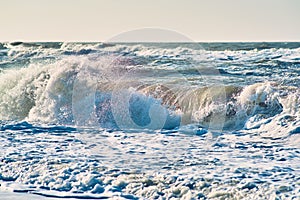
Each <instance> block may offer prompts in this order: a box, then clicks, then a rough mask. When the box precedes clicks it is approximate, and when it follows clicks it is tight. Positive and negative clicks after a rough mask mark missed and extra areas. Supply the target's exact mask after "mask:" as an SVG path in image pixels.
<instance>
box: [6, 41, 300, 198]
mask: <svg viewBox="0 0 300 200" xmlns="http://www.w3.org/2000/svg"><path fill="white" fill-rule="evenodd" d="M0 47H1V49H0V120H1V124H0V140H1V144H2V151H1V152H0V180H1V182H0V184H1V186H0V189H1V190H2V191H11V192H14V193H22V194H24V193H25V194H27V193H32V194H36V195H41V196H45V197H46V198H50V197H63V198H71V197H74V198H90V199H93V198H100V199H101V198H115V199H140V198H141V199H171V198H175V199H176V198H178V199H299V198H300V145H299V144H300V137H299V133H300V112H299V109H300V91H299V85H300V84H299V83H300V79H299V74H300V70H299V69H300V68H299V67H300V43H203V44H200V43H186V44H174V43H172V44H167V43H158V44H155V43H150V44H149V43H148V44H103V43H83V44H82V43H20V44H18V43H15V44H9V43H5V44H1V45H0ZM0 195H1V194H0ZM1 198H2V197H1Z"/></svg>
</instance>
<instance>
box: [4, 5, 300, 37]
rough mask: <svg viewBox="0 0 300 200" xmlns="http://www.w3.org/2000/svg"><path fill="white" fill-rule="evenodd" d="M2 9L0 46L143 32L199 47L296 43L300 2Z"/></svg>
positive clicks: (64, 6)
mask: <svg viewBox="0 0 300 200" xmlns="http://www.w3.org/2000/svg"><path fill="white" fill-rule="evenodd" d="M0 8H1V12H0V41H86V42H89V41H110V40H111V39H112V38H120V37H119V36H120V35H124V34H126V33H128V32H130V33H131V34H130V36H128V37H129V38H130V37H131V38H130V39H132V38H135V37H137V38H138V36H140V34H141V32H139V31H135V30H141V29H145V28H146V29H145V30H153V29H158V30H167V32H165V33H168V31H169V33H172V32H173V33H178V34H179V35H180V36H183V38H189V39H190V40H192V41H199V42H201V41H203V42H209V41H300V12H299V10H300V0H7V1H1V2H0ZM146 32H147V31H146ZM142 34H145V33H142ZM157 34H161V32H159V31H158V33H157ZM146 35H147V34H146ZM146 35H145V36H144V37H145V38H147V37H148V36H146ZM175 35H176V34H175ZM126 37H127V36H126ZM128 37H127V38H128ZM142 38H143V37H142ZM164 38H165V36H164ZM167 38H168V40H173V39H174V40H177V39H178V38H176V37H175V36H174V34H173V35H172V34H170V37H167ZM181 39H182V38H181ZM139 40H142V39H141V38H140V39H139ZM162 40H164V39H162Z"/></svg>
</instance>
